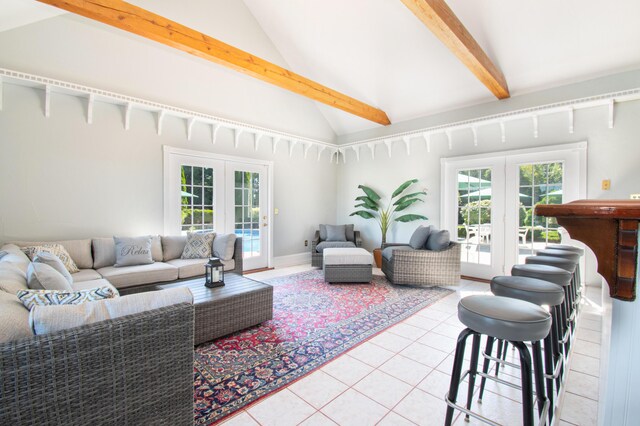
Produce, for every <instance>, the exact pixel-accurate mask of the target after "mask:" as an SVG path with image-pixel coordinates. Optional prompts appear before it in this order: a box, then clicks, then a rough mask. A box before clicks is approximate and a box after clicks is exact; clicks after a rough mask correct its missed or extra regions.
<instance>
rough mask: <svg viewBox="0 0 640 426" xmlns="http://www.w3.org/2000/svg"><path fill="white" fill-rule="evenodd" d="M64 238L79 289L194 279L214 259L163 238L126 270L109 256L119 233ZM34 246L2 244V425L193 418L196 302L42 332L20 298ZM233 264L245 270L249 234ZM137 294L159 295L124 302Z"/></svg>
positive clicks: (187, 421)
mask: <svg viewBox="0 0 640 426" xmlns="http://www.w3.org/2000/svg"><path fill="white" fill-rule="evenodd" d="M109 240H111V241H109ZM59 243H60V244H62V245H63V246H64V247H65V249H66V250H67V252H68V253H69V255H70V256H71V258H72V259H73V260H74V261H75V263H76V265H77V266H78V267H79V268H80V271H79V272H77V273H75V274H72V278H73V284H72V287H73V288H74V289H89V288H94V287H98V286H103V285H112V286H113V287H115V288H116V289H118V288H119V289H122V288H125V287H130V286H135V285H142V284H147V283H154V282H160V281H173V280H179V279H185V278H190V277H194V276H198V275H202V274H203V273H204V264H205V263H206V261H207V260H208V259H189V260H186V259H180V258H179V257H180V254H181V253H182V249H181V247H184V244H185V238H184V237H158V238H157V239H156V241H154V249H153V250H152V251H153V256H154V259H157V261H156V262H154V263H153V264H150V265H138V266H127V267H120V268H116V267H114V266H113V263H115V254H114V255H113V256H112V255H111V254H110V253H111V249H114V246H113V245H112V244H113V239H100V238H96V239H86V240H69V241H59ZM25 245H34V243H33V242H20V241H19V242H15V243H14V244H8V245H5V246H3V247H2V248H0V250H4V251H6V252H8V254H6V255H4V256H3V257H2V258H0V407H1V409H0V424H11V425H61V424H64V425H87V424H123V425H125V424H131V425H134V424H135V425H139V424H160V425H183V424H184V425H186V424H192V423H193V346H194V306H193V304H192V303H188V302H185V301H184V300H181V301H179V302H177V303H176V302H173V301H171V302H169V303H167V304H166V306H163V307H160V308H155V309H148V310H146V309H145V308H144V307H143V308H142V309H141V310H140V312H137V313H134V314H131V315H126V316H122V317H118V318H114V319H108V320H104V321H100V322H94V323H90V324H85V325H82V326H79V327H75V328H71V329H66V330H61V331H56V332H52V333H49V334H41V335H34V333H33V331H32V328H31V326H30V323H29V311H28V310H27V309H26V308H25V307H24V306H23V305H22V303H21V302H20V300H19V299H18V298H17V297H16V295H15V294H16V292H17V291H18V290H20V289H25V288H27V278H26V271H27V267H28V265H29V262H30V260H29V258H28V257H27V256H26V255H24V253H22V252H21V250H20V248H19V247H20V246H25ZM112 259H113V262H112ZM225 266H226V269H227V271H228V272H231V271H233V272H241V271H242V239H241V238H238V239H236V241H235V243H234V250H233V256H232V258H231V259H229V260H227V261H225ZM182 290H184V289H182ZM167 291H169V290H167ZM134 297H135V298H138V299H136V300H140V301H142V302H141V303H145V302H144V301H145V298H146V300H147V302H148V300H149V299H150V298H153V297H154V296H153V293H144V294H133V295H130V296H121V297H120V299H125V298H134ZM112 300H114V299H112ZM93 303H99V302H93Z"/></svg>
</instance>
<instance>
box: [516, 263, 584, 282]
mask: <svg viewBox="0 0 640 426" xmlns="http://www.w3.org/2000/svg"><path fill="white" fill-rule="evenodd" d="M511 275H513V276H523V277H531V278H538V279H541V280H544V281H550V282H552V283H555V284H558V285H561V286H567V285H569V284H570V283H571V277H572V274H571V272H569V271H566V270H564V269H562V268H558V267H557V266H549V265H533V264H525V265H513V268H511Z"/></svg>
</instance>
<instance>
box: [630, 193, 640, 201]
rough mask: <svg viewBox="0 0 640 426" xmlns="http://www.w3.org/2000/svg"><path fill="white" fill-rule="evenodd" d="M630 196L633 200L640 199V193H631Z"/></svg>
mask: <svg viewBox="0 0 640 426" xmlns="http://www.w3.org/2000/svg"><path fill="white" fill-rule="evenodd" d="M629 198H631V199H632V200H640V194H631V195H630V196H629Z"/></svg>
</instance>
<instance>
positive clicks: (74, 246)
mask: <svg viewBox="0 0 640 426" xmlns="http://www.w3.org/2000/svg"><path fill="white" fill-rule="evenodd" d="M54 243H57V244H60V245H61V246H62V247H64V248H65V250H66V251H67V253H69V257H71V259H72V260H73V262H74V263H75V264H76V266H77V267H78V268H79V269H88V268H91V267H93V256H92V255H91V240H90V239H88V238H87V239H84V240H64V241H53V242H51V241H49V242H47V241H38V242H29V241H16V242H14V244H16V245H18V246H19V247H28V246H39V245H43V244H54ZM63 263H64V261H63ZM67 269H69V268H67ZM70 272H71V271H70Z"/></svg>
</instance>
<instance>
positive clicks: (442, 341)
mask: <svg viewBox="0 0 640 426" xmlns="http://www.w3.org/2000/svg"><path fill="white" fill-rule="evenodd" d="M309 269H310V267H309V266H304V265H302V266H296V267H291V268H282V269H277V270H271V271H265V272H261V273H257V274H252V276H251V277H252V278H255V279H262V280H263V279H268V278H273V277H276V276H282V275H288V274H292V273H297V272H302V271H306V270H309ZM374 273H378V274H380V273H381V272H380V270H374ZM452 289H453V290H455V293H453V294H451V295H449V296H447V297H445V298H444V299H442V300H440V301H438V302H437V303H435V304H433V305H432V306H429V307H427V308H425V309H423V310H422V311H420V312H418V313H416V314H415V315H413V316H412V317H410V318H407V319H406V320H404V321H403V322H401V323H399V324H397V325H394V326H392V327H391V328H389V329H388V330H386V331H384V332H382V333H380V334H379V335H377V336H375V337H373V338H372V339H370V340H369V341H367V342H365V343H363V344H361V345H360V346H357V347H355V348H353V349H351V350H350V351H349V352H347V353H345V354H343V355H342V356H340V357H338V358H336V359H335V360H333V361H331V362H330V363H328V364H326V365H325V366H324V367H322V368H321V369H319V370H317V371H315V372H313V373H311V374H309V375H308V376H306V377H304V378H303V379H301V380H299V381H297V382H295V383H293V384H291V385H289V386H287V387H285V388H283V389H282V390H280V391H278V392H276V393H274V394H273V395H271V396H269V397H267V398H265V399H263V400H260V401H258V402H257V403H256V404H254V405H251V406H250V407H249V408H247V409H245V410H241V411H239V412H237V413H235V414H234V415H232V416H230V417H229V418H228V419H226V420H225V421H224V422H223V423H224V424H225V425H228V426H235V425H299V424H300V425H336V424H338V425H349V426H352V425H353V426H357V425H398V426H401V425H442V424H443V423H444V415H445V411H446V404H445V402H444V400H443V396H444V394H445V393H446V391H447V390H448V386H449V380H450V374H451V366H452V364H453V352H454V350H455V339H456V337H457V335H458V333H459V332H460V331H461V330H462V328H463V327H462V325H461V324H460V322H459V321H458V318H457V303H458V300H459V299H460V298H461V297H465V296H468V295H471V294H479V293H488V292H489V288H488V285H487V284H483V283H477V282H472V281H462V283H461V285H460V286H459V287H456V288H452ZM586 299H587V300H586V303H585V304H584V309H583V311H582V314H581V318H580V326H579V327H578V331H577V338H576V341H575V345H574V350H573V354H572V359H571V370H570V372H569V376H568V378H567V382H566V393H565V397H564V400H563V404H562V407H561V410H560V412H559V413H560V421H559V422H556V423H557V424H560V425H580V426H589V425H595V424H596V423H597V406H598V401H597V400H598V386H599V379H598V371H599V368H598V366H599V362H600V360H599V358H600V336H601V330H600V329H601V325H602V320H601V309H600V305H601V304H600V288H588V290H587V298H586ZM509 352H511V351H509ZM513 355H514V354H513V353H510V354H508V356H510V357H512V356H513ZM501 377H502V378H504V379H506V380H510V381H515V382H517V381H518V380H519V379H518V377H519V372H518V371H517V370H515V369H510V368H508V367H507V368H505V369H503V373H501ZM477 384H479V383H477ZM477 392H478V387H477V386H476V387H475V390H474V393H477ZM463 399H466V390H465V391H464V392H462V388H461V392H460V395H459V400H463ZM476 399H477V396H476V397H475V398H474V405H473V409H474V410H476V411H478V412H480V413H481V414H483V415H485V416H487V417H489V418H492V419H494V420H495V421H497V422H499V423H502V424H507V425H510V424H519V423H521V420H520V419H521V404H520V400H521V398H520V394H519V391H517V390H514V389H512V388H509V387H506V386H500V385H497V384H495V383H493V382H491V381H489V382H488V383H487V388H486V391H485V395H484V397H483V402H482V404H478V403H477V402H476V401H475V400H476ZM454 424H456V425H464V424H472V425H474V424H482V423H479V422H477V421H476V420H474V419H471V422H470V423H465V422H464V417H463V416H461V415H458V414H456V419H455V422H454Z"/></svg>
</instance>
